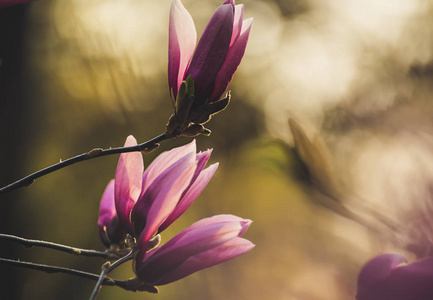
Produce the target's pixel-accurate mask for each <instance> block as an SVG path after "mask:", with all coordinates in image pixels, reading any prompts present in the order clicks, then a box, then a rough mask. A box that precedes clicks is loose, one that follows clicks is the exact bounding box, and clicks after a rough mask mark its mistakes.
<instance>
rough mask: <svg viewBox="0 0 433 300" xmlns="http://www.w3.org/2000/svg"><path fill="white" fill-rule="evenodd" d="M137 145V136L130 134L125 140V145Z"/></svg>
mask: <svg viewBox="0 0 433 300" xmlns="http://www.w3.org/2000/svg"><path fill="white" fill-rule="evenodd" d="M136 145H137V140H136V139H135V137H134V136H133V135H128V137H127V138H126V141H125V147H130V146H136Z"/></svg>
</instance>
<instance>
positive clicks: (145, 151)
mask: <svg viewBox="0 0 433 300" xmlns="http://www.w3.org/2000/svg"><path fill="white" fill-rule="evenodd" d="M159 146H160V144H159V143H155V144H153V145H150V146H148V147H146V148H144V149H143V150H141V152H142V153H143V154H147V153H151V152H152V151H153V150H155V149H156V148H158V147H159Z"/></svg>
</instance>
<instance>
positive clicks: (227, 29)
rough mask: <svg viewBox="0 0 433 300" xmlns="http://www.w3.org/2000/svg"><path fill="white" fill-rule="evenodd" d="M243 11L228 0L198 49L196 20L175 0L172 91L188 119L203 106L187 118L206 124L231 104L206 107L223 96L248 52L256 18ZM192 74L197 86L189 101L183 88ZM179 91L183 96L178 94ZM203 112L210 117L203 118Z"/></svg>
mask: <svg viewBox="0 0 433 300" xmlns="http://www.w3.org/2000/svg"><path fill="white" fill-rule="evenodd" d="M243 11H244V7H243V5H236V6H235V3H234V1H233V0H226V1H224V2H223V4H222V5H221V6H220V7H219V8H218V9H217V10H216V11H215V13H214V15H213V16H212V18H211V19H210V21H209V23H208V25H207V26H206V28H205V30H204V32H203V35H202V37H201V39H200V41H199V43H198V45H197V49H196V50H195V52H194V48H195V43H196V38H197V34H196V30H195V26H194V22H193V20H192V18H191V15H190V14H189V13H188V11H187V10H186V9H185V7H184V6H183V5H182V3H181V2H180V0H173V2H172V4H171V9H170V24H169V42H168V82H169V87H170V93H171V95H172V100H173V102H176V101H177V103H176V105H177V109H176V110H177V111H176V114H178V113H179V110H181V111H182V110H187V111H188V113H185V118H187V117H190V118H191V116H190V115H189V112H190V110H191V114H192V115H194V114H193V111H194V110H196V109H197V108H200V107H201V109H200V110H199V112H196V115H197V114H199V116H195V117H194V116H193V117H192V119H188V120H186V121H192V122H194V123H197V124H199V123H204V122H205V121H207V120H206V119H208V118H209V115H210V114H212V113H216V112H215V110H217V109H219V110H221V109H223V108H224V107H225V106H226V105H227V104H228V100H227V101H226V103H225V104H224V105H222V106H221V105H217V106H211V107H206V106H205V104H211V103H213V102H216V101H218V100H219V99H220V97H221V95H222V94H223V93H224V91H225V90H226V89H227V86H228V85H229V83H230V81H231V80H232V78H233V75H234V73H235V72H236V69H237V68H238V66H239V64H240V62H241V60H242V57H243V55H244V53H245V48H246V46H247V42H248V37H249V35H250V31H251V25H252V18H250V19H246V20H243ZM193 54H194V56H193ZM189 77H190V78H191V79H192V81H193V88H192V87H191V88H189V89H188V90H189V92H187V93H186V94H187V95H186V96H193V97H189V98H188V100H185V99H183V98H185V97H186V96H185V95H183V94H181V93H180V92H179V88H180V87H181V84H182V82H184V81H185V80H187V78H189ZM178 93H179V95H181V96H182V97H178ZM192 94H193V95H192ZM179 101H181V102H182V104H181V105H179V103H178V102H179ZM183 102H186V103H185V104H184V103H183ZM183 106H186V107H187V108H184V107H183ZM220 106H221V107H220ZM200 113H201V114H203V113H204V114H207V116H205V117H203V116H201V115H200ZM181 121H182V122H183V121H185V120H181ZM183 123H185V122H183Z"/></svg>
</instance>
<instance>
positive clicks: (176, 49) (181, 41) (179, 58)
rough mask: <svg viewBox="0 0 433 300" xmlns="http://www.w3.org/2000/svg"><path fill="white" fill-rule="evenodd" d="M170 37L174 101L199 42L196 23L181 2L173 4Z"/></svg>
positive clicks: (169, 46)
mask: <svg viewBox="0 0 433 300" xmlns="http://www.w3.org/2000/svg"><path fill="white" fill-rule="evenodd" d="M168 35H169V38H168V84H169V87H170V93H171V94H172V95H173V97H174V99H173V101H174V100H175V99H176V95H177V92H178V90H179V87H180V84H181V82H182V80H183V78H184V75H185V72H186V69H187V67H188V64H189V62H190V60H191V57H192V54H193V53H194V48H195V43H196V40H197V33H196V30H195V26H194V21H193V20H192V17H191V15H190V14H189V13H188V11H187V10H186V9H185V7H184V6H183V4H182V2H181V1H180V0H173V2H172V3H171V7H170V21H169V28H168Z"/></svg>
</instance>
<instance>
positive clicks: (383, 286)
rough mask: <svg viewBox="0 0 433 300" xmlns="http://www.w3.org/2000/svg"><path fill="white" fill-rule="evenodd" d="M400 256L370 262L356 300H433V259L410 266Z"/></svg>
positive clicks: (380, 258)
mask: <svg viewBox="0 0 433 300" xmlns="http://www.w3.org/2000/svg"><path fill="white" fill-rule="evenodd" d="M406 263H407V260H406V259H405V258H404V256H402V255H400V254H383V255H380V256H378V257H375V258H373V259H372V260H370V261H369V262H368V263H367V264H366V265H365V266H364V268H363V269H362V271H361V273H360V274H359V277H358V291H357V294H356V299H357V300H431V299H433V284H432V283H433V257H428V258H424V259H422V260H419V261H416V262H414V263H412V264H409V265H402V264H406Z"/></svg>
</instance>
